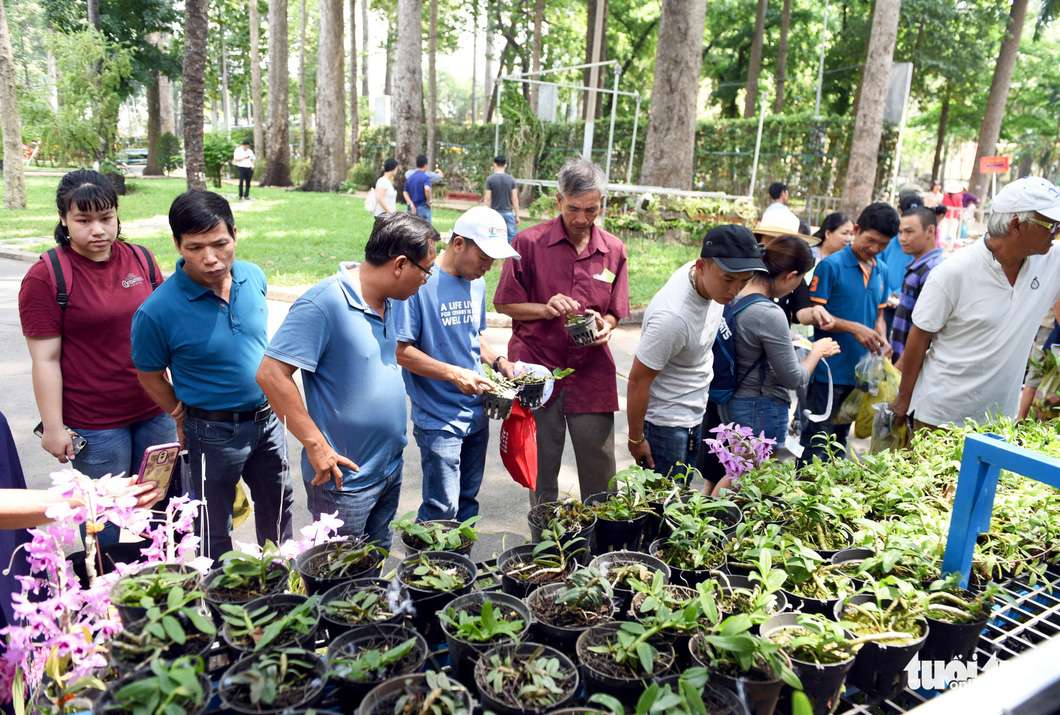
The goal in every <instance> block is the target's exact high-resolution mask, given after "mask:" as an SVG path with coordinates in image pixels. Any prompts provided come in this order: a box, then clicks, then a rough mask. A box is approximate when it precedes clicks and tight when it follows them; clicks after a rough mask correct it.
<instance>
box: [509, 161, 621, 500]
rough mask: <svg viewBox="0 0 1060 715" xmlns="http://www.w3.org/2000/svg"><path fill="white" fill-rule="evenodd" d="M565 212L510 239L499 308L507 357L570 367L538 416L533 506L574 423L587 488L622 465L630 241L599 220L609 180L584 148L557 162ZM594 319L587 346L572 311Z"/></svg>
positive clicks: (603, 483) (545, 491)
mask: <svg viewBox="0 0 1060 715" xmlns="http://www.w3.org/2000/svg"><path fill="white" fill-rule="evenodd" d="M557 179H558V193H557V195H556V203H557V208H558V210H559V214H560V215H559V216H558V217H557V218H554V219H552V220H551V221H545V222H543V223H539V224H537V225H536V226H531V227H530V228H527V229H524V230H522V231H520V232H519V233H518V234H517V235H516V237H515V242H514V244H513V245H512V247H513V248H514V249H515V250H516V251H517V252H518V253H519V255H520V256H522V260H519V261H506V262H505V264H504V269H503V270H502V272H501V279H500V283H499V284H498V286H497V291H496V293H495V294H494V297H493V303H494V307H495V308H496V309H497V310H498V311H499V312H501V313H504V314H505V315H508V316H511V318H512V338H511V341H510V342H509V343H508V356H509V357H511V358H512V359H513V360H517V361H523V362H529V363H536V364H540V365H544V366H545V367H546V368H548V369H549V370H554V369H557V368H573V369H574V373H573V374H572V375H570V376H569V377H567V378H566V379H564V380H563V381H561V382H558V383H556V386H555V389H554V390H553V392H552V397H551V399H550V400H549V402H548V404H546V405H544V406H543V407H540V408H538V410H537V411H536V412H535V413H534V417H535V419H536V420H537V458H538V465H537V466H538V471H537V490H536V491H533V492H531V493H530V503H531V506H533V505H536V504H539V503H541V502H549V501H555V499H556V498H557V497H558V495H559V484H558V477H559V468H560V460H561V458H562V456H563V444H564V441H565V438H566V437H565V435H566V432H567V431H568V430H569V431H570V435H571V443H572V445H573V446H574V454H575V457H576V458H577V462H578V482H579V485H580V488H581V494H582V496H589V495H590V494H594V493H597V492H602V491H604V490H605V489H606V488H607V485H608V482H609V481H610V480H611V477H613V476H614V474H615V411H616V410H617V409H618V384H617V378H616V373H615V360H614V358H613V357H612V356H611V350H610V349H609V348H608V346H607V342H608V341H609V340H610V339H611V332H612V331H613V330H614V328H615V326H617V325H618V321H619V320H620V319H621V318H625V317H626V316H628V315H629V276H628V273H627V263H626V247H625V245H623V243H622V242H621V241H620V240H618V239H617V238H616V237H615V236H612V235H611V234H610V233H607V232H606V231H604V230H603V229H602V228H600V227H598V226H595V225H594V222H595V221H596V218H597V216H599V215H600V211H601V208H602V207H601V204H602V200H603V195H604V191H605V189H606V182H605V180H604V172H603V171H602V170H601V169H600V167H599V166H597V165H596V164H594V163H592V162H591V161H589V160H588V159H586V158H584V157H577V158H574V159H570V160H569V161H567V163H565V164H564V165H563V167H562V168H561V169H560V170H559V175H558V176H557ZM574 313H589V314H592V315H593V316H594V317H595V319H596V328H597V334H596V340H595V341H594V342H592V343H591V344H590V345H588V346H586V347H580V346H578V345H577V344H575V342H574V340H573V339H572V338H571V336H570V335H569V334H568V333H567V330H566V328H565V323H566V319H567V316H568V314H574Z"/></svg>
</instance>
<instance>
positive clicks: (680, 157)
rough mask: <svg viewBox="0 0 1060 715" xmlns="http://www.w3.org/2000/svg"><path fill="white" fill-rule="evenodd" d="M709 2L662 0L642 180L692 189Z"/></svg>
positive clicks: (703, 0) (698, 0)
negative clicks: (697, 103) (697, 102)
mask: <svg viewBox="0 0 1060 715" xmlns="http://www.w3.org/2000/svg"><path fill="white" fill-rule="evenodd" d="M706 13H707V3H706V0H663V3H662V15H661V17H660V18H659V42H658V47H657V48H656V50H655V80H654V82H653V83H652V90H651V111H650V113H649V117H648V136H647V138H646V139H645V140H644V160H643V164H642V165H641V170H640V183H642V184H646V185H648V186H667V187H672V188H675V189H691V188H692V170H693V164H694V157H695V146H696V95H697V94H698V92H697V89H698V88H699V71H700V69H701V67H702V64H703V23H704V19H705V17H706Z"/></svg>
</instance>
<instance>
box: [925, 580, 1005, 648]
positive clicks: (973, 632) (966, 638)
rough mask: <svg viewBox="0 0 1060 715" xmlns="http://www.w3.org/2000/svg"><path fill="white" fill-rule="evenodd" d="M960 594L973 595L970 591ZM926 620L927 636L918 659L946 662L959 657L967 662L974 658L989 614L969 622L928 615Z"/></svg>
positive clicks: (988, 619)
mask: <svg viewBox="0 0 1060 715" xmlns="http://www.w3.org/2000/svg"><path fill="white" fill-rule="evenodd" d="M961 595H962V596H963V597H969V598H971V597H974V594H972V593H971V592H970V591H965V592H964V593H963V594H961ZM988 610H990V609H988ZM927 622H928V637H927V640H926V641H925V642H924V649H923V650H921V651H920V660H922V661H924V660H940V661H942V662H943V663H948V662H949V661H951V660H956V659H959V660H963V661H964V662H965V663H969V662H971V661H972V660H973V659H974V658H975V648H976V646H978V645H979V636H980V634H981V633H982V632H983V629H984V628H986V624H987V623H989V622H990V616H989V615H987V616H986V617H985V618H981V619H979V620H978V621H972V622H971V623H954V622H952V621H944V620H940V619H938V618H931V617H930V616H928V619H927Z"/></svg>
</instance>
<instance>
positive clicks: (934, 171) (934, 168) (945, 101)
mask: <svg viewBox="0 0 1060 715" xmlns="http://www.w3.org/2000/svg"><path fill="white" fill-rule="evenodd" d="M949 119H950V88H949V86H947V87H946V91H945V93H943V95H942V112H941V113H940V114H939V134H938V139H937V140H936V141H935V160H934V161H932V162H931V180H932V181H941V180H942V174H940V173H939V170H940V169H941V167H942V147H943V145H944V144H945V143H946V124H947V123H948V122H949Z"/></svg>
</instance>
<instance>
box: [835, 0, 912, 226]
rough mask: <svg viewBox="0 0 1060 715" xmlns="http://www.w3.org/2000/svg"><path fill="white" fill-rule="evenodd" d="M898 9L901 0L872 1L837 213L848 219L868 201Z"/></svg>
mask: <svg viewBox="0 0 1060 715" xmlns="http://www.w3.org/2000/svg"><path fill="white" fill-rule="evenodd" d="M901 7H902V0H876V11H875V13H874V17H873V21H872V34H871V35H870V37H869V50H868V55H867V57H866V58H865V71H864V73H863V74H862V77H861V99H860V101H859V102H858V113H857V116H856V118H855V119H854V137H853V139H852V141H851V145H850V163H849V165H848V167H847V176H846V183H845V184H844V186H843V196H842V199H841V200H840V204H839V210H840V211H843V212H845V213H848V214H850V215H851V216H857V215H858V214H859V213H861V210H862V209H863V208H865V207H866V206H868V205H869V204H870V203H871V202H872V196H873V190H874V188H875V183H876V164H877V158H878V153H879V150H880V138H881V137H882V136H883V110H884V100H885V99H886V97H887V84H888V82H889V81H890V78H891V64H892V61H893V59H894V43H895V40H896V39H897V37H898V15H899V12H900V11H901Z"/></svg>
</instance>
